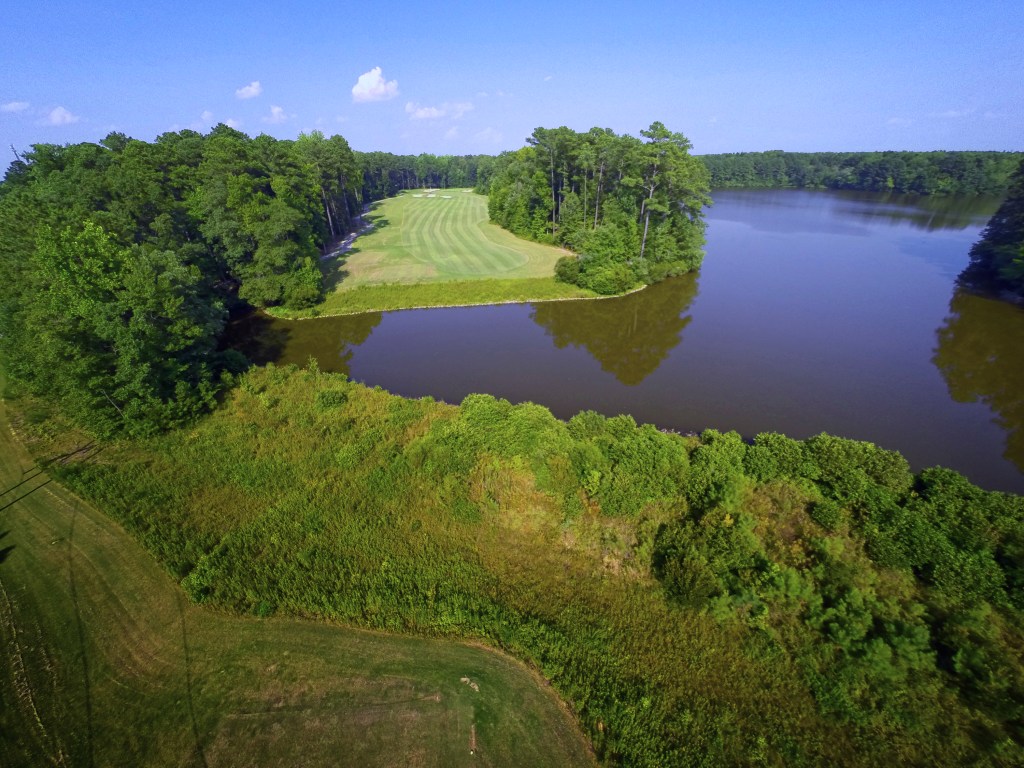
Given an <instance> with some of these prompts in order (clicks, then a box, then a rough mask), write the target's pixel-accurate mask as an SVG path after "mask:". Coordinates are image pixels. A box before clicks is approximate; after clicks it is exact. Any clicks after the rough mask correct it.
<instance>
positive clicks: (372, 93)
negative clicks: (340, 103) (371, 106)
mask: <svg viewBox="0 0 1024 768" xmlns="http://www.w3.org/2000/svg"><path fill="white" fill-rule="evenodd" d="M397 95H398V81H397V80H385V79H384V73H383V72H382V71H381V68H380V67H374V68H373V69H371V70H370V71H369V72H364V73H363V74H361V75H360V76H359V79H358V80H357V81H356V84H355V85H353V86H352V101H357V102H358V101H387V100H388V99H391V98H394V97H395V96H397Z"/></svg>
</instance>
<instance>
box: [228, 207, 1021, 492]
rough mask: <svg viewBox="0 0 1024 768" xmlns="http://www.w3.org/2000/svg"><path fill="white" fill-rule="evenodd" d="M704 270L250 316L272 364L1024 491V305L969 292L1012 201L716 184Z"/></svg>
mask: <svg viewBox="0 0 1024 768" xmlns="http://www.w3.org/2000/svg"><path fill="white" fill-rule="evenodd" d="M714 199H715V205H714V207H713V208H711V209H710V210H709V212H708V246H707V257H706V259H705V262H704V266H703V268H702V269H701V272H700V274H699V275H689V276H686V277H682V278H677V279H674V280H670V281H666V282H665V283H662V284H659V285H656V286H652V287H651V288H648V289H647V290H645V291H642V292H640V293H636V294H632V295H630V296H627V297H624V298H621V299H608V300H602V301H576V302H561V303H538V304H534V305H506V306H494V307H474V308H459V309H431V310H409V311H403V312H387V313H371V314H366V315H360V316H356V317H345V318H327V319H320V320H306V321H300V322H282V321H271V320H269V319H268V318H265V317H257V318H253V319H251V320H249V321H248V322H249V325H243V326H241V327H239V328H237V329H236V332H237V333H238V334H241V335H247V336H248V342H247V344H246V345H244V346H245V348H246V349H247V351H248V352H249V353H250V354H251V355H253V356H254V357H256V358H258V359H259V360H260V361H266V360H276V361H278V362H282V363H287V362H295V363H300V364H304V363H305V362H306V361H307V360H308V359H309V357H310V356H314V357H316V358H317V359H318V361H319V363H320V365H321V367H322V368H324V369H329V370H335V371H343V372H345V373H348V374H349V375H350V376H352V377H353V378H355V379H357V380H359V381H363V382H366V383H368V384H379V385H381V386H382V387H384V388H386V389H388V390H390V391H392V392H395V393H397V394H401V395H407V396H422V395H432V396H434V397H436V398H439V399H443V400H447V401H449V402H458V401H460V400H461V399H462V398H463V397H464V396H465V395H466V394H468V393H470V392H489V393H491V394H494V395H496V396H499V397H505V398H508V399H509V400H512V401H514V402H516V401H522V400H532V401H534V402H538V403H542V404H544V405H546V406H548V407H549V408H551V410H552V411H553V412H554V413H555V414H556V415H558V416H561V417H568V416H571V415H572V414H573V413H576V412H577V411H580V410H583V409H593V410H597V411H600V412H602V413H606V414H616V413H631V414H632V415H633V416H634V417H635V418H636V419H637V421H640V422H652V423H654V424H657V425H658V426H661V427H667V428H673V429H677V430H695V431H699V430H701V429H703V428H705V427H715V428H717V429H722V430H728V429H735V430H737V431H739V432H740V433H741V434H743V435H745V436H753V435H754V434H756V433H758V432H762V431H769V430H773V431H779V432H784V433H786V434H788V435H790V436H792V437H797V438H803V437H808V436H810V435H813V434H816V433H818V432H822V431H826V432H831V433H834V434H837V435H842V436H844V437H852V438H857V439H862V440H871V441H873V442H876V443H878V444H880V445H882V446H884V447H886V448H894V449H897V450H899V451H901V452H902V453H903V454H904V455H905V456H906V457H907V458H908V459H909V460H910V462H911V464H912V465H914V467H915V468H921V467H924V466H929V465H932V464H942V465H944V466H949V467H952V468H954V469H957V470H959V471H960V472H963V473H964V474H966V475H967V476H968V477H970V478H971V479H972V480H974V481H975V482H977V483H979V484H981V485H982V486H985V487H988V488H993V489H1000V490H1014V491H1017V492H1024V362H1022V360H1021V350H1022V349H1024V309H1022V308H1021V307H1018V306H1015V305H1012V304H1009V303H1006V302H1000V301H996V300H993V299H987V298H982V297H979V296H974V295H971V294H968V293H966V292H964V291H961V290H959V289H957V288H956V286H955V279H956V276H957V275H958V274H959V272H960V270H961V269H963V267H964V266H965V265H966V264H967V261H968V256H967V253H968V251H969V249H970V246H971V244H972V243H973V242H974V241H975V240H976V239H977V237H978V234H979V232H980V230H981V228H982V227H983V226H984V224H985V222H986V221H987V219H988V217H989V216H990V215H991V214H992V212H993V211H994V210H995V207H996V206H997V204H998V201H997V200H979V199H963V198H944V199H936V200H929V199H926V198H925V199H914V198H908V197H898V196H882V195H876V194H859V193H858V194H840V193H832V192H809V191H797V190H793V191H789V190H787V191H775V190H757V191H737V190H731V191H721V192H718V193H716V194H715V195H714Z"/></svg>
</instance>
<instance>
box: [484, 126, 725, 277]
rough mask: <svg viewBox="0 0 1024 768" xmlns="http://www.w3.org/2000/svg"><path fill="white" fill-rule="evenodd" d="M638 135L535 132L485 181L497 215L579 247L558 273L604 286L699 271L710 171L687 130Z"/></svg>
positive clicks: (528, 231)
mask: <svg viewBox="0 0 1024 768" xmlns="http://www.w3.org/2000/svg"><path fill="white" fill-rule="evenodd" d="M640 134H641V136H642V137H643V138H642V139H638V138H636V137H633V136H629V135H622V136H618V135H616V134H615V133H614V132H612V131H610V130H608V129H604V130H602V129H600V128H593V129H591V130H590V131H589V132H588V133H577V132H575V131H573V130H571V129H569V128H566V127H564V126H563V127H561V128H538V129H536V130H535V131H534V132H533V135H532V136H530V138H529V139H528V140H527V141H528V143H529V146H526V147H523V148H522V149H520V150H518V151H516V152H505V153H503V154H502V155H501V156H499V157H498V159H497V161H496V162H495V164H494V167H493V168H491V169H488V170H489V173H488V175H487V177H486V178H485V179H484V180H483V182H482V183H481V184H479V185H478V189H479V190H480V191H486V192H487V193H488V210H489V213H490V217H491V220H492V221H494V222H496V223H498V224H500V225H501V226H503V227H505V228H506V229H508V230H510V231H512V232H514V233H515V234H517V235H519V236H520V237H527V238H531V239H534V240H539V241H542V242H550V243H554V244H557V245H562V246H565V247H566V248H568V249H569V250H571V251H573V252H574V253H575V254H577V256H567V257H565V258H564V259H562V260H561V261H560V262H559V264H558V266H557V267H556V275H557V277H558V278H559V279H560V280H563V281H564V282H568V283H574V284H576V285H580V286H582V287H584V288H589V289H590V290H593V291H595V292H597V293H603V294H613V293H621V292H622V291H625V290H628V289H630V288H632V287H634V286H636V285H638V284H643V283H653V282H657V281H659V280H662V279H664V278H665V277H667V276H670V275H677V274H682V273H683V272H689V271H691V270H694V269H696V268H697V267H699V266H700V263H701V260H702V259H703V256H704V252H703V250H702V248H703V245H704V222H703V219H702V212H703V208H704V206H705V205H708V204H710V202H711V200H710V198H709V197H708V195H707V192H708V178H707V172H706V170H705V169H704V167H703V166H702V165H701V164H700V162H698V161H697V160H696V159H694V158H693V157H691V156H690V154H689V148H690V142H689V141H688V140H687V139H686V137H684V136H683V135H682V134H680V133H672V132H671V131H669V130H668V129H667V128H665V126H664V125H662V124H661V123H657V122H656V123H653V124H652V125H651V127H650V128H649V129H647V130H645V131H641V132H640Z"/></svg>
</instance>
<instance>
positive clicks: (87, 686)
mask: <svg viewBox="0 0 1024 768" xmlns="http://www.w3.org/2000/svg"><path fill="white" fill-rule="evenodd" d="M47 482H49V481H47ZM77 520H78V505H77V504H74V503H73V504H72V508H71V525H70V526H68V539H67V541H68V591H69V593H70V594H71V602H72V604H73V605H74V606H75V628H76V630H77V632H78V647H79V651H80V653H81V656H82V684H83V694H84V697H85V746H86V754H87V755H88V759H87V761H86V763H85V764H86V765H89V766H94V765H95V764H96V760H95V754H94V749H93V743H94V738H93V715H92V678H91V676H90V673H89V650H88V648H87V647H86V642H85V623H84V622H83V621H82V610H81V607H80V606H79V604H78V588H77V586H76V585H75V559H74V550H75V522H76V521H77Z"/></svg>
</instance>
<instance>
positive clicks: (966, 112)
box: [931, 109, 974, 120]
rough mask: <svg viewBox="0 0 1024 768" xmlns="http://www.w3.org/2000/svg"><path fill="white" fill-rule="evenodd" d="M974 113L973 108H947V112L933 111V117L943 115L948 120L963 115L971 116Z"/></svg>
mask: <svg viewBox="0 0 1024 768" xmlns="http://www.w3.org/2000/svg"><path fill="white" fill-rule="evenodd" d="M973 114H974V110H973V109H947V110H946V111H945V112H932V114H931V116H932V117H941V118H945V119H946V120H957V119H959V118H961V117H969V116H970V115H973Z"/></svg>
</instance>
